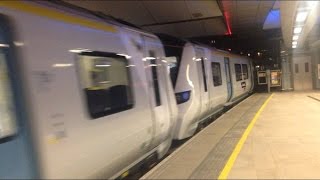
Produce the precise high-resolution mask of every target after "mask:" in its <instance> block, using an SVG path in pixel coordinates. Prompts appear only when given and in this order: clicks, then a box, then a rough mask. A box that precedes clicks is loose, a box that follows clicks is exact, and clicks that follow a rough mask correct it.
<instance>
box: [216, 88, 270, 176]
mask: <svg viewBox="0 0 320 180" xmlns="http://www.w3.org/2000/svg"><path fill="white" fill-rule="evenodd" d="M272 96H273V93H272V94H271V95H270V96H269V98H268V99H267V100H266V101H265V102H264V103H263V105H262V106H261V107H260V109H259V110H258V112H257V113H256V114H255V116H254V117H253V119H252V120H251V122H250V124H249V125H248V127H247V129H246V130H245V131H244V133H243V134H242V137H241V138H240V140H239V142H238V144H237V145H236V147H235V148H234V150H233V152H232V154H231V155H230V157H229V159H228V161H227V163H226V165H225V166H224V168H223V170H222V171H221V173H220V175H219V177H218V179H227V177H228V175H229V173H230V170H231V168H232V167H233V164H234V162H235V161H236V159H237V157H238V155H239V153H240V151H241V149H242V146H243V144H244V142H245V141H246V140H247V137H248V135H249V133H250V131H251V130H252V128H253V126H254V123H255V122H256V121H257V119H258V117H259V116H260V114H261V112H262V111H263V109H264V108H265V107H266V106H267V104H268V102H269V101H270V99H271V98H272Z"/></svg>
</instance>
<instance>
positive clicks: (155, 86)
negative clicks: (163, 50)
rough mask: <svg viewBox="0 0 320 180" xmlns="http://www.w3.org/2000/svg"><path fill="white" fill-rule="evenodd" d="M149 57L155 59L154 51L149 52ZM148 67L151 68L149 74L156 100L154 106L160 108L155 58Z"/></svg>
mask: <svg viewBox="0 0 320 180" xmlns="http://www.w3.org/2000/svg"><path fill="white" fill-rule="evenodd" d="M149 56H150V57H155V54H154V51H149ZM150 66H151V72H152V80H153V89H154V95H155V98H156V106H160V105H161V100H160V91H159V80H158V74H157V67H158V66H157V63H156V59H155V58H154V59H151V60H150Z"/></svg>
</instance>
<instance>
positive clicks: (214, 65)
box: [211, 62, 222, 86]
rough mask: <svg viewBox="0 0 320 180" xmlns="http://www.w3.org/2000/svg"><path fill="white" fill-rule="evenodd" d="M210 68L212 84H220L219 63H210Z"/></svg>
mask: <svg viewBox="0 0 320 180" xmlns="http://www.w3.org/2000/svg"><path fill="white" fill-rule="evenodd" d="M211 68H212V78H213V86H220V85H222V78H221V69H220V63H217V62H213V63H211Z"/></svg>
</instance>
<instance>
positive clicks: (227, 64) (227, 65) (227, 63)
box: [224, 57, 232, 101]
mask: <svg viewBox="0 0 320 180" xmlns="http://www.w3.org/2000/svg"><path fill="white" fill-rule="evenodd" d="M224 67H225V70H226V81H227V91H228V98H227V101H230V100H231V98H232V81H231V72H230V60H229V57H224Z"/></svg>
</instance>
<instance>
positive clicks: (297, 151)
mask: <svg viewBox="0 0 320 180" xmlns="http://www.w3.org/2000/svg"><path fill="white" fill-rule="evenodd" d="M312 97H313V98H315V99H313V98H312ZM316 99H319V100H320V92H317V91H311V92H286V93H275V94H274V96H273V97H272V99H271V100H270V101H269V103H268V105H267V106H266V107H265V109H264V110H263V112H262V113H261V114H260V117H259V118H258V120H257V121H256V123H255V125H254V127H253V128H252V131H251V132H250V134H249V136H248V138H247V140H246V142H245V143H244V145H243V147H242V149H241V152H240V154H239V155H238V157H237V159H236V161H235V163H234V165H233V167H232V169H231V171H230V173H229V176H228V178H230V179H293V178H294V179H311V178H314V179H320V101H317V100H316Z"/></svg>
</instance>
